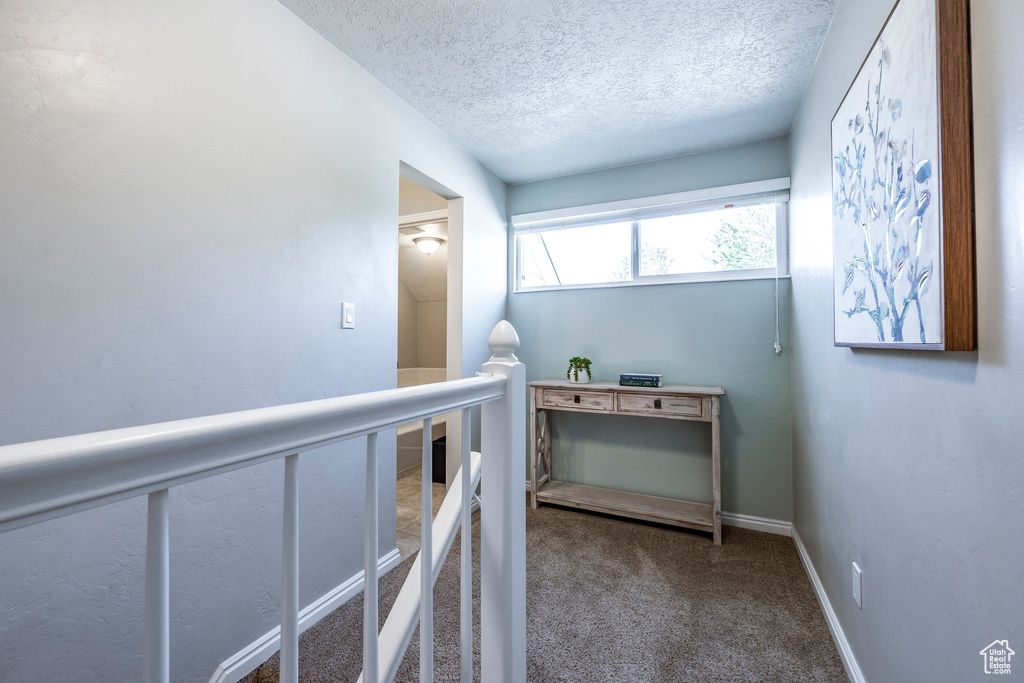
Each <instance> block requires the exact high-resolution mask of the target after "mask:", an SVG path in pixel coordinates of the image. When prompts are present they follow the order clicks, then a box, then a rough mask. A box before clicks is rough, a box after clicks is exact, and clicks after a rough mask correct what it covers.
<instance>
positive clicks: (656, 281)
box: [513, 271, 790, 294]
mask: <svg viewBox="0 0 1024 683" xmlns="http://www.w3.org/2000/svg"><path fill="white" fill-rule="evenodd" d="M775 278H776V275H775V273H774V272H772V273H770V274H769V273H764V272H760V271H756V272H751V273H749V274H746V275H743V274H738V273H721V274H719V273H697V274H694V275H693V276H686V275H683V276H680V275H651V276H647V277H643V278H641V279H639V280H628V281H626V282H600V283H597V284H589V285H553V286H550V287H517V288H516V289H515V290H514V291H513V294H529V293H531V292H558V291H563V290H568V289H614V288H618V287H648V286H651V285H685V284H691V283H698V282H737V281H741V280H774V279H775ZM789 278H790V276H789V274H788V273H787V274H785V275H783V274H782V273H780V274H779V275H778V279H780V280H788V279H789Z"/></svg>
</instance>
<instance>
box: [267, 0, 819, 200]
mask: <svg viewBox="0 0 1024 683" xmlns="http://www.w3.org/2000/svg"><path fill="white" fill-rule="evenodd" d="M282 2H283V3H284V4H285V5H286V6H288V7H289V8H291V9H292V10H293V11H294V12H295V13H296V14H297V15H298V16H299V17H301V18H302V19H304V20H305V21H306V22H307V23H309V25H310V26H312V27H313V28H315V29H316V30H317V31H319V32H320V33H321V34H322V35H323V36H325V37H326V38H327V39H328V40H330V41H331V42H332V43H334V44H335V45H337V46H338V47H340V48H341V49H342V50H343V51H344V52H345V53H346V54H348V55H350V56H351V57H352V58H353V59H355V61H356V62H358V63H359V64H361V65H363V66H364V67H366V69H367V70H369V71H370V73H372V74H373V75H375V76H376V77H377V78H379V79H381V80H382V81H383V82H384V83H385V84H387V85H388V86H389V87H391V88H392V89H393V90H394V91H395V92H397V93H398V94H399V95H400V96H401V97H403V98H404V99H405V100H406V101H408V102H410V103H412V105H413V106H415V107H416V109H417V110H418V111H421V112H423V113H424V114H425V115H426V116H427V117H428V118H429V119H430V120H431V121H433V122H434V123H436V124H437V125H438V126H440V127H441V129H442V130H444V131H446V132H447V133H448V134H449V135H451V136H452V137H453V138H455V140H456V141H457V142H459V143H460V144H461V145H463V146H464V147H465V148H466V149H467V150H469V151H470V152H471V153H472V154H474V155H476V156H477V157H478V158H479V159H481V160H482V161H483V162H484V163H485V164H487V165H488V167H489V168H491V169H492V170H494V171H495V172H496V173H497V174H498V175H500V176H501V177H503V178H504V179H505V180H507V181H509V182H522V181H526V180H534V179H537V178H545V177H552V176H556V175H565V174H569V173H578V172H581V171H588V170H591V169H594V168H603V167H608V166H614V165H619V164H624V163H630V162H635V161H640V160H647V159H653V158H659V157H666V156H670V155H673V154H682V153H686V152H693V151H697V150H706V149H716V148H723V147H728V146H734V145H738V144H741V143H745V142H749V141H751V140H760V139H765V138H769V137H772V136H777V135H784V134H786V133H787V132H788V131H789V127H790V125H791V123H792V121H793V116H794V115H795V113H796V110H797V106H798V105H799V102H800V95H801V93H802V92H803V90H804V87H805V85H806V83H807V78H808V76H809V75H810V73H811V68H812V67H813V65H814V59H815V56H816V55H817V54H818V50H819V48H820V46H821V41H822V38H823V37H824V35H825V31H826V29H827V28H828V24H829V20H830V19H831V17H832V14H833V11H834V9H835V6H836V3H837V2H838V0H758V1H757V2H750V1H749V0H717V1H716V2H707V1H706V0H646V1H645V2H627V3H619V2H601V1H600V0H561V1H560V2H547V1H545V0H515V1H514V2H504V1H500V0H478V1H475V2H469V3H467V2H428V3H424V2H418V1H417V0H386V1H384V2H379V1H376V0H373V1H370V0H355V1H348V2H341V1H339V0H329V1H324V0H282Z"/></svg>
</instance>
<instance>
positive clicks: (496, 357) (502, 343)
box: [487, 320, 519, 363]
mask: <svg viewBox="0 0 1024 683" xmlns="http://www.w3.org/2000/svg"><path fill="white" fill-rule="evenodd" d="M487 346H489V347H491V360H490V362H491V363H496V362H500V361H505V362H512V363H516V362H518V361H519V359H518V358H516V349H518V348H519V335H518V334H517V333H516V328H514V327H512V323H510V322H509V321H507V320H502V321H501V322H499V323H498V324H497V325H495V326H494V330H493V331H492V332H491V336H490V337H488V338H487Z"/></svg>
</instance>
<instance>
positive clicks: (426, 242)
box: [412, 235, 444, 255]
mask: <svg viewBox="0 0 1024 683" xmlns="http://www.w3.org/2000/svg"><path fill="white" fill-rule="evenodd" d="M412 242H413V244H415V245H416V248H417V249H419V250H420V251H422V252H423V253H424V254H427V255H430V254H433V253H434V252H435V251H437V250H438V249H440V248H441V244H443V243H444V238H443V237H438V236H437V235H423V236H422V237H413V238H412Z"/></svg>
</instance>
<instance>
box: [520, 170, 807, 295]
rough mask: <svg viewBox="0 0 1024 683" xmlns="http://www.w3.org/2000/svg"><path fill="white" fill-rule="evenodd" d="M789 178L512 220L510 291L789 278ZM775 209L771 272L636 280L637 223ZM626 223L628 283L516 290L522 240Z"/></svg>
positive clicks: (716, 272)
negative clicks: (725, 211) (726, 211)
mask: <svg viewBox="0 0 1024 683" xmlns="http://www.w3.org/2000/svg"><path fill="white" fill-rule="evenodd" d="M789 187H790V180H789V178H788V177H787V178H776V179H774V180H763V181H758V182H753V183H742V184H739V185H728V186H724V187H714V188H709V189H705V190H692V191H689V192H676V193H673V194H666V195H658V196H655V197H643V198H641V199H627V200H624V201H617V202H605V203H602V204H589V205H586V206H575V207H570V208H566V209H555V210H552V211H538V212H534V213H525V214H517V215H515V216H512V229H513V232H514V241H515V288H514V291H515V292H516V293H519V292H548V291H553V290H563V289H603V288H606V287H637V286H644V285H664V284H678V283H687V282H723V281H731V280H762V279H775V278H785V277H789V221H788V218H789V210H788V207H789ZM771 202H774V203H775V211H776V213H775V259H776V266H775V267H774V268H745V269H738V270H714V271H704V272H697V273H675V274H671V275H641V274H640V272H639V271H640V223H641V222H642V221H643V220H646V219H649V218H656V217H664V216H673V215H681V214H687V213H698V212H704V211H711V210H714V209H724V208H728V207H731V206H740V205H743V204H747V205H753V204H766V203H771ZM627 222H628V223H630V224H631V226H632V242H631V250H632V253H631V255H630V264H631V270H632V272H631V273H630V279H629V280H624V281H620V282H596V283H589V284H578V285H577V284H573V285H545V286H542V287H523V286H522V249H521V248H520V237H521V236H522V235H527V234H532V233H537V232H547V231H549V230H563V229H569V228H581V227H587V226H591V225H604V224H607V223H627Z"/></svg>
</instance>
